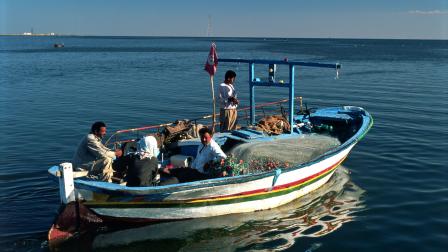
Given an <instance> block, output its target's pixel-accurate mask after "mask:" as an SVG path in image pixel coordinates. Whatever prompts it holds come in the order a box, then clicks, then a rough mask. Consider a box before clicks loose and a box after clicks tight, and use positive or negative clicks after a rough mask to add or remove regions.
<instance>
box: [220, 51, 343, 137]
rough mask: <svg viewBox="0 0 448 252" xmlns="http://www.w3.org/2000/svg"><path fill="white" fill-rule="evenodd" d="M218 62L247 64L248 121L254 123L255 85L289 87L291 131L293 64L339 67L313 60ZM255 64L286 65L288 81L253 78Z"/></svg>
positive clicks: (222, 60)
mask: <svg viewBox="0 0 448 252" xmlns="http://www.w3.org/2000/svg"><path fill="white" fill-rule="evenodd" d="M219 62H235V63H247V64H249V91H250V92H249V93H250V122H251V124H255V87H256V86H258V87H284V88H289V102H288V103H289V118H288V120H289V123H290V125H291V133H292V132H293V131H292V125H293V120H294V119H293V118H294V90H295V86H294V85H295V83H294V73H295V66H305V67H321V68H333V69H336V71H337V70H338V69H340V68H341V65H340V64H339V63H336V64H324V63H315V62H301V61H287V60H283V61H282V60H256V59H252V60H248V59H219ZM255 64H260V65H271V64H275V65H288V67H289V82H286V83H279V82H263V81H258V80H257V79H255Z"/></svg>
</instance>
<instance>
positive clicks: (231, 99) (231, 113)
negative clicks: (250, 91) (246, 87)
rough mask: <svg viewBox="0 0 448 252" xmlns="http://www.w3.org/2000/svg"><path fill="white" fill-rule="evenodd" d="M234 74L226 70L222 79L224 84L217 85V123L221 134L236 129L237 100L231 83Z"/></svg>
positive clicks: (233, 79) (233, 80)
mask: <svg viewBox="0 0 448 252" xmlns="http://www.w3.org/2000/svg"><path fill="white" fill-rule="evenodd" d="M235 78H236V73H235V72H234V71H232V70H228V71H227V72H226V75H225V77H224V82H223V83H221V85H219V100H220V112H219V121H220V127H221V132H225V131H230V130H234V129H235V128H236V119H237V111H236V108H237V107H238V104H239V101H238V99H237V95H236V91H235V88H234V87H233V83H234V82H235Z"/></svg>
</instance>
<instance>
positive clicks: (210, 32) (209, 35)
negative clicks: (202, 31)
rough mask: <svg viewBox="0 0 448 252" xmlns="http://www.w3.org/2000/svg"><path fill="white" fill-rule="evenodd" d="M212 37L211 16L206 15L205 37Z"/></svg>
mask: <svg viewBox="0 0 448 252" xmlns="http://www.w3.org/2000/svg"><path fill="white" fill-rule="evenodd" d="M212 35H213V30H212V16H211V15H208V26H207V37H211V36H212Z"/></svg>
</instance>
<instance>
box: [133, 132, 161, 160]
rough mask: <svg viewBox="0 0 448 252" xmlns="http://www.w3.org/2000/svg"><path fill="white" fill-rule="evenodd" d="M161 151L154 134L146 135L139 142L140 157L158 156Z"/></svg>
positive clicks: (138, 152)
mask: <svg viewBox="0 0 448 252" xmlns="http://www.w3.org/2000/svg"><path fill="white" fill-rule="evenodd" d="M159 152H160V151H159V148H157V140H156V139H155V137H153V136H145V137H143V138H142V139H140V141H138V143H137V155H139V156H140V159H143V158H152V157H157V156H158V155H159Z"/></svg>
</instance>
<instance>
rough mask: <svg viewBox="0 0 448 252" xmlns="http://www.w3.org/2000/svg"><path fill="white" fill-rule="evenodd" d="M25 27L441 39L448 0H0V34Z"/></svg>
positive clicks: (446, 31) (447, 30) (102, 32)
mask: <svg viewBox="0 0 448 252" xmlns="http://www.w3.org/2000/svg"><path fill="white" fill-rule="evenodd" d="M209 20H211V22H209ZM209 23H210V24H211V28H210V29H209V28H208V27H209ZM31 29H32V30H33V31H34V33H50V32H54V33H57V34H65V35H99V36H108V35H111V36H192V37H203V36H207V35H208V34H210V35H211V36H213V37H282V38H393V39H448V0H270V1H267V0H225V1H223V0H208V1H206V0H184V1H175V0H164V1H151V0H146V1H144V0H128V1H118V0H0V34H21V33H23V32H30V31H31Z"/></svg>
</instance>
